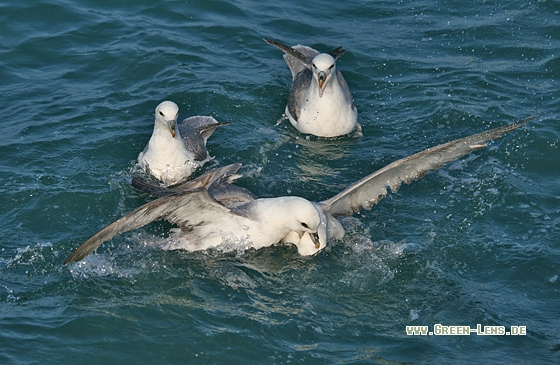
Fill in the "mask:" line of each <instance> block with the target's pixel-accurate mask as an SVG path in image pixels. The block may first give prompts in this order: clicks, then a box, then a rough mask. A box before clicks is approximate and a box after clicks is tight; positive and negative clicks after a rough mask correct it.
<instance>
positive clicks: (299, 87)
mask: <svg viewBox="0 0 560 365" xmlns="http://www.w3.org/2000/svg"><path fill="white" fill-rule="evenodd" d="M312 78H313V74H312V73H311V71H309V70H308V69H306V68H304V69H303V70H302V71H301V72H300V73H299V74H297V75H296V77H295V78H294V82H293V83H292V88H291V89H290V96H289V97H288V111H289V112H290V114H291V115H292V117H293V118H294V119H295V120H296V121H297V120H299V115H300V113H301V108H302V105H303V100H304V98H305V92H306V91H307V89H309V86H310V85H311V79H312ZM350 100H352V99H350Z"/></svg>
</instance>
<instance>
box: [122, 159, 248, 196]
mask: <svg viewBox="0 0 560 365" xmlns="http://www.w3.org/2000/svg"><path fill="white" fill-rule="evenodd" d="M240 168H241V164H240V163H236V164H231V165H227V166H223V167H219V168H217V169H214V170H211V171H208V172H205V173H204V174H202V175H200V176H199V177H197V178H195V179H193V180H189V181H187V182H185V183H183V184H181V185H177V186H174V187H171V188H169V187H162V186H157V185H153V184H151V183H149V182H148V181H146V180H144V179H142V178H140V177H134V178H132V186H133V187H135V188H136V189H138V190H142V191H144V192H146V193H148V194H150V195H153V196H156V197H158V198H161V197H163V196H169V195H177V194H179V193H181V192H185V191H189V190H194V189H198V188H205V189H209V188H210V187H211V186H212V185H214V184H222V183H227V184H233V183H235V180H236V179H238V178H239V177H241V175H237V171H238V170H239V169H240Z"/></svg>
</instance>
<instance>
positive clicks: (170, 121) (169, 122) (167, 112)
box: [156, 101, 179, 138]
mask: <svg viewBox="0 0 560 365" xmlns="http://www.w3.org/2000/svg"><path fill="white" fill-rule="evenodd" d="M178 117H179V107H178V106H177V104H175V103H174V102H172V101H164V102H161V103H160V104H159V105H158V106H157V107H156V128H158V126H162V127H164V128H166V129H168V130H169V133H171V136H172V137H173V138H175V135H176V134H177V118H178Z"/></svg>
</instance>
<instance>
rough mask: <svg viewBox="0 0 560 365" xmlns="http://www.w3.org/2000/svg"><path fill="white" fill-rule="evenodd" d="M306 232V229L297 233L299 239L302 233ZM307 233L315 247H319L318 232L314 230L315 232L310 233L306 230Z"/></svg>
mask: <svg viewBox="0 0 560 365" xmlns="http://www.w3.org/2000/svg"><path fill="white" fill-rule="evenodd" d="M305 233H306V231H301V232H300V234H299V238H300V239H301V237H303V235H304V234H305ZM307 233H309V237H310V238H311V242H313V243H314V244H315V248H316V249H319V248H320V247H321V242H320V241H319V233H318V232H315V233H311V232H307Z"/></svg>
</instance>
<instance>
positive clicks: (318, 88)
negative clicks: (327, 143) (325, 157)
mask: <svg viewBox="0 0 560 365" xmlns="http://www.w3.org/2000/svg"><path fill="white" fill-rule="evenodd" d="M264 41H265V42H267V43H268V44H270V45H272V46H274V47H276V48H278V49H280V50H281V51H283V52H284V60H285V61H286V63H287V64H288V67H289V68H290V70H291V71H292V79H293V80H292V87H291V90H290V95H289V96H288V103H287V105H286V110H285V112H286V115H287V116H288V119H289V120H290V123H291V124H292V125H293V126H294V127H295V128H296V129H297V130H298V131H300V132H301V133H304V134H312V135H315V136H318V137H337V136H342V135H346V134H349V133H351V132H352V131H354V130H356V131H357V132H358V135H360V134H361V126H360V125H359V124H358V123H357V119H358V111H357V109H356V106H355V105H354V100H353V98H352V93H351V92H350V89H349V88H348V84H347V83H346V80H344V77H343V76H342V73H341V72H340V71H338V70H337V69H336V60H337V59H338V58H339V57H340V56H341V55H342V54H343V53H344V52H346V51H345V50H344V49H342V47H338V48H335V49H333V50H332V51H331V52H329V53H319V51H317V50H315V49H313V48H311V47H307V46H303V45H297V46H294V47H290V46H287V45H285V44H283V43H280V42H277V41H274V40H271V39H267V38H265V39H264Z"/></svg>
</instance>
